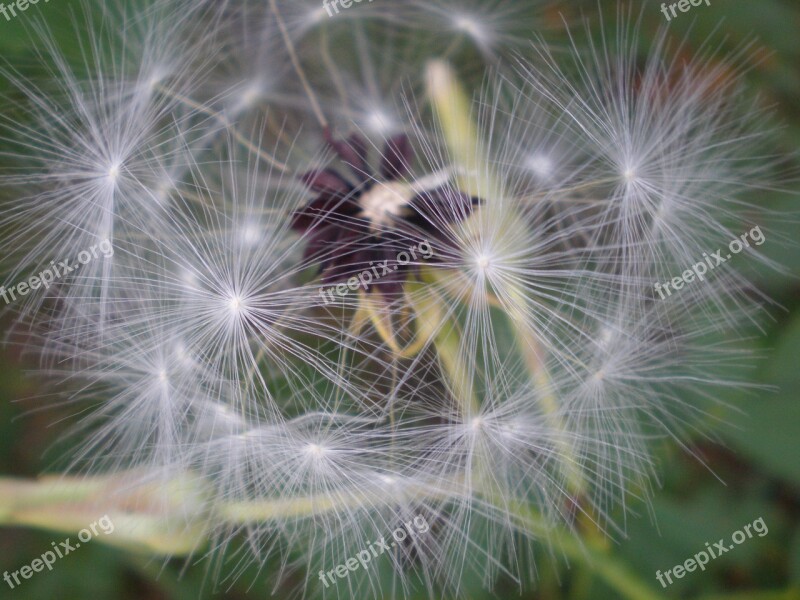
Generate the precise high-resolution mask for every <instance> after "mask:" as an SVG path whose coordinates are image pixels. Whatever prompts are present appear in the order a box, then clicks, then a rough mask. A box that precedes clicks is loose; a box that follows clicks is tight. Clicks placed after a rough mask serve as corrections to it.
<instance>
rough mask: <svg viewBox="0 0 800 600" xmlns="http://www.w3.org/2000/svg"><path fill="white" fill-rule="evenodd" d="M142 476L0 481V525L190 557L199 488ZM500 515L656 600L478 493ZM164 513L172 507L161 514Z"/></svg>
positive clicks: (302, 503) (568, 538)
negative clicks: (107, 527) (83, 534)
mask: <svg viewBox="0 0 800 600" xmlns="http://www.w3.org/2000/svg"><path fill="white" fill-rule="evenodd" d="M140 476H141V473H120V474H117V475H114V476H111V477H94V478H70V477H45V478H42V479H40V480H39V481H22V480H17V479H0V524H2V525H6V526H7V525H24V526H29V527H39V528H44V529H49V530H53V531H59V532H64V533H75V532H77V531H79V530H80V529H83V528H85V527H86V526H87V525H89V524H90V523H92V522H94V521H97V520H98V519H99V518H100V517H102V516H104V515H106V514H107V515H109V517H110V518H111V520H112V522H113V524H114V526H115V528H114V532H113V535H108V536H105V535H101V536H98V537H97V538H95V539H96V540H97V541H99V542H104V543H110V544H113V545H115V546H120V547H123V548H126V549H128V550H144V551H147V552H150V553H155V554H160V555H172V556H180V555H188V554H190V553H191V552H193V551H196V550H198V549H200V548H202V547H204V546H206V545H207V543H208V540H207V531H206V529H205V528H204V527H203V526H202V524H201V522H202V521H203V519H206V518H208V516H209V515H207V514H205V513H202V512H198V511H195V510H193V509H194V508H195V506H196V504H195V503H196V502H197V501H198V499H199V498H200V497H201V496H202V495H203V494H204V493H205V489H206V488H205V485H204V484H203V483H202V482H201V481H200V480H199V479H198V478H196V477H194V476H192V475H189V474H187V475H185V476H179V477H176V478H173V479H171V482H170V484H169V485H168V489H167V490H161V491H159V490H160V486H159V485H155V484H154V485H149V486H148V485H146V484H145V485H132V484H131V483H130V482H131V481H141V477H140ZM463 486H464V484H463V481H461V480H459V479H457V478H455V479H453V480H452V481H450V482H444V483H443V482H442V481H438V482H430V483H427V484H423V483H420V482H415V483H408V484H407V485H398V484H395V485H394V486H393V487H392V489H391V490H387V491H385V492H384V493H381V492H377V491H374V492H366V491H363V490H351V491H347V490H342V491H339V492H335V493H334V492H331V493H327V494H318V495H308V496H301V497H283V498H276V499H270V500H261V501H250V502H229V503H226V504H223V505H221V506H220V507H218V509H217V512H216V513H215V514H214V515H212V516H213V517H215V518H217V519H222V520H223V521H225V522H227V523H229V524H230V525H232V526H237V525H246V524H250V523H258V522H273V521H280V520H283V519H292V518H304V517H314V516H319V515H322V514H327V513H332V512H335V511H340V510H344V509H347V510H354V509H359V508H365V509H368V508H370V507H373V506H376V505H379V504H381V503H387V504H389V503H393V502H396V501H397V497H398V494H402V495H403V496H405V497H409V498H414V499H417V500H423V499H426V500H435V499H438V500H446V499H448V498H452V497H457V496H458V495H460V494H462V493H463V490H464V487H463ZM483 496H484V498H486V500H487V502H490V503H491V504H493V505H494V506H496V507H497V508H499V509H501V510H503V511H504V512H507V511H510V512H511V513H512V515H513V516H514V522H515V523H516V525H517V526H519V527H521V528H524V529H525V530H526V531H527V532H529V533H530V534H532V535H534V536H536V537H537V538H541V539H545V540H547V542H548V543H549V544H551V545H552V547H553V548H554V549H555V550H556V551H558V552H560V553H561V554H562V555H563V556H564V557H566V558H567V559H569V560H572V561H574V562H576V563H580V564H583V565H585V566H586V567H587V568H588V569H590V570H591V571H592V572H594V573H595V574H596V575H597V576H598V577H600V578H601V579H603V580H604V581H605V582H606V583H607V584H608V585H610V586H611V587H612V588H613V589H615V590H616V591H617V592H619V593H620V595H621V596H622V597H625V598H628V599H630V600H662V596H660V595H659V594H658V593H657V592H655V591H653V590H652V589H651V588H650V587H649V586H648V585H647V584H646V583H644V582H642V581H641V580H639V579H638V578H637V576H636V575H635V574H634V573H632V572H631V571H630V569H629V568H628V567H627V565H625V564H624V563H623V562H622V561H620V560H619V559H617V558H616V557H615V556H613V555H612V554H611V553H610V552H609V550H608V548H607V547H606V546H603V545H600V544H599V543H592V542H591V541H590V542H589V545H588V546H587V545H586V544H584V543H583V541H582V540H581V539H580V538H578V537H577V536H576V534H575V532H573V531H570V530H568V529H565V528H563V527H557V526H553V525H552V524H550V523H549V522H548V521H546V520H545V519H543V518H542V516H541V515H540V514H539V513H538V512H537V511H536V510H535V509H534V508H532V507H530V506H527V505H525V504H521V503H512V504H509V502H508V501H507V499H503V500H500V499H498V498H497V497H494V496H493V495H492V494H490V493H487V494H483ZM165 508H171V510H169V511H167V512H163V511H164V509H165Z"/></svg>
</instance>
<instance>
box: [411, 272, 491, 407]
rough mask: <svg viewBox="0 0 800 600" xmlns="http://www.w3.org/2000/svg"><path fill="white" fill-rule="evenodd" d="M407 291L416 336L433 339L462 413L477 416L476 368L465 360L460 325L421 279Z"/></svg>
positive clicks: (478, 403)
mask: <svg viewBox="0 0 800 600" xmlns="http://www.w3.org/2000/svg"><path fill="white" fill-rule="evenodd" d="M406 291H407V292H408V297H409V299H410V301H411V305H412V306H413V307H414V310H415V311H416V321H417V335H419V337H420V339H424V340H431V341H432V342H433V345H434V347H435V348H436V353H437V354H438V355H439V360H440V361H441V363H442V367H443V369H444V372H445V374H446V375H447V380H448V383H449V384H450V388H451V392H452V393H453V396H454V397H455V399H456V401H457V402H458V403H459V405H460V409H461V414H462V415H463V416H465V417H470V416H475V415H477V414H478V413H479V412H480V402H479V401H478V398H477V396H476V395H475V390H474V386H473V382H472V378H471V376H470V375H471V373H472V372H473V369H472V368H470V366H469V364H468V362H467V361H466V360H465V357H464V348H463V345H462V343H461V332H460V331H459V329H458V324H457V323H455V322H454V321H453V319H452V318H450V317H451V315H448V314H447V313H446V312H445V311H444V310H442V306H443V305H444V299H443V298H442V297H441V296H440V295H439V294H438V293H437V292H436V291H435V290H433V289H432V288H430V287H429V286H426V285H425V284H423V283H419V282H413V281H412V282H409V283H407V284H406Z"/></svg>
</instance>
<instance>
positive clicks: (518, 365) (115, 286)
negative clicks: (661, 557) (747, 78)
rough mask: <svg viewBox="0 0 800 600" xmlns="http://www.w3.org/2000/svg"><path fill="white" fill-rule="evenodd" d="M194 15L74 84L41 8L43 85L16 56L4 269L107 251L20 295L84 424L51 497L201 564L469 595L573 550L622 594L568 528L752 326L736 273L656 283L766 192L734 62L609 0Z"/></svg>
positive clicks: (151, 14)
mask: <svg viewBox="0 0 800 600" xmlns="http://www.w3.org/2000/svg"><path fill="white" fill-rule="evenodd" d="M191 4H192V6H191V7H189V6H188V3H183V2H168V1H162V2H159V3H156V5H155V6H154V7H151V9H150V10H149V11H144V12H143V13H142V14H141V15H139V16H138V17H134V16H127V17H125V19H124V25H126V26H125V27H117V28H118V29H119V30H120V31H121V32H122V35H121V38H120V39H119V40H116V39H109V36H107V35H105V34H103V33H99V34H98V33H95V32H94V31H90V32H89V35H90V36H91V37H90V39H91V44H89V46H88V50H87V51H86V52H85V53H84V56H83V59H84V63H85V65H86V66H87V67H88V71H89V72H87V73H78V72H76V70H75V68H74V67H73V66H72V64H71V62H70V61H68V60H67V58H66V57H64V56H62V55H61V53H60V52H59V50H58V47H57V45H56V43H55V42H54V41H53V40H52V38H51V37H50V35H49V33H48V32H47V30H46V29H44V28H43V27H38V28H37V29H36V33H37V35H39V36H40V37H41V39H42V40H43V44H44V45H45V47H46V48H47V50H48V51H49V54H50V55H51V56H52V60H53V62H54V63H55V68H54V69H53V70H52V72H51V73H50V75H51V79H52V81H53V83H54V84H55V92H54V93H49V92H47V91H46V90H45V89H44V88H43V87H42V86H39V85H36V84H34V83H33V82H32V81H29V80H28V79H26V78H25V77H24V76H23V75H22V74H18V73H14V74H13V75H12V79H13V82H14V83H15V85H16V86H17V87H18V88H19V89H20V90H21V91H22V95H23V96H24V97H25V98H26V100H27V102H28V104H27V105H26V106H28V108H26V109H25V110H23V111H22V113H21V114H22V116H23V117H24V119H23V120H22V121H20V122H17V121H16V120H15V119H12V118H10V117H6V118H4V119H3V120H2V121H0V123H2V125H3V127H4V132H3V134H2V139H3V140H4V141H6V142H7V143H10V144H11V143H13V144H14V145H13V146H12V150H9V151H6V152H4V156H5V157H6V158H7V159H9V160H10V161H11V162H12V163H13V166H12V167H11V168H7V169H6V170H5V171H4V172H3V174H2V178H1V179H0V183H2V185H3V188H4V191H7V192H8V193H7V197H4V200H3V204H2V208H1V209H0V211H1V212H0V215H2V216H0V222H2V224H3V225H4V226H6V227H7V228H8V229H9V230H10V232H11V233H10V235H9V236H8V237H7V238H6V239H5V240H4V241H3V242H2V249H3V250H4V251H5V252H7V253H9V254H11V255H12V257H11V258H12V260H11V261H10V263H11V266H10V267H9V270H8V273H7V274H6V277H5V278H4V281H9V282H10V281H11V280H13V279H16V278H18V277H19V276H20V275H22V274H25V273H28V272H29V271H31V270H32V269H34V268H35V267H36V266H37V265H39V264H41V261H42V260H43V257H45V256H54V257H57V256H70V255H72V254H73V253H74V252H76V251H77V250H80V249H81V248H82V247H87V246H89V245H91V244H92V243H95V242H96V241H97V240H98V239H104V238H107V239H109V240H110V241H111V242H112V243H113V245H114V248H115V253H114V256H113V261H109V262H107V263H106V262H98V263H96V264H93V265H91V266H90V267H88V268H87V269H85V270H82V271H80V272H79V273H78V274H77V275H76V276H74V277H72V278H69V279H65V280H64V281H63V282H60V283H59V285H58V286H54V288H53V290H52V291H51V292H49V293H50V295H49V296H46V297H45V296H37V297H36V298H35V299H33V298H32V299H31V300H29V301H28V302H27V303H25V304H23V305H21V306H19V307H17V309H18V310H19V320H18V323H20V324H25V325H26V326H27V329H28V333H29V335H28V337H27V338H26V340H25V347H26V350H27V351H29V352H31V353H33V354H35V355H37V356H38V357H40V359H41V361H42V362H41V365H42V368H41V373H42V375H44V376H46V379H47V380H48V381H50V382H55V385H56V386H57V387H58V388H59V391H60V392H61V393H63V394H64V396H65V398H66V401H67V402H68V403H70V404H71V405H72V406H74V407H75V411H76V413H77V414H79V415H80V416H79V417H78V419H77V422H76V427H75V429H74V430H73V437H72V438H71V439H73V440H74V442H75V452H74V453H73V454H72V455H71V456H70V457H69V458H68V460H67V472H68V473H80V474H81V475H82V476H83V479H82V480H79V481H80V482H81V483H77V482H76V481H78V480H67V481H66V483H65V485H66V489H67V490H68V491H69V492H70V494H69V496H70V499H72V500H74V501H76V502H77V503H79V504H81V503H83V504H84V505H86V504H88V503H91V502H96V501H97V500H98V498H97V496H98V495H103V498H102V499H101V500H102V501H104V502H107V503H109V504H111V505H113V506H115V507H117V508H119V509H120V510H123V509H124V510H126V511H129V512H130V514H131V518H132V519H134V520H135V519H137V518H142V519H150V520H146V522H147V523H148V524H151V525H152V522H153V521H152V520H153V519H155V522H156V523H157V524H159V525H161V524H168V528H167V530H168V531H170V532H173V533H175V535H176V539H175V544H174V545H173V546H171V547H170V549H173V548H178V549H179V550H174V552H175V553H182V554H192V553H201V552H205V548H206V544H210V548H211V549H210V551H209V554H210V556H211V561H212V568H211V569H212V573H213V576H214V578H215V579H216V581H218V582H224V581H231V580H234V579H236V578H237V577H240V576H242V575H243V573H244V571H245V569H246V567H247V566H249V565H251V564H253V563H255V564H257V565H258V566H259V567H260V568H265V569H268V570H269V571H270V574H271V575H273V576H274V577H275V578H276V579H277V580H278V581H279V582H285V581H293V582H295V583H296V582H297V581H300V582H302V585H301V587H302V592H303V593H304V594H305V595H312V594H315V593H317V592H319V593H323V594H325V593H330V594H333V593H345V592H344V589H345V588H346V589H347V591H348V592H349V593H350V594H353V595H354V597H356V595H367V596H369V595H372V596H374V597H383V596H385V595H387V594H389V595H391V594H408V593H410V591H411V590H412V589H414V588H415V587H417V586H422V587H423V589H424V592H425V593H427V594H428V595H429V596H430V597H439V596H440V595H441V594H443V593H448V594H454V595H459V594H460V595H464V594H465V593H466V592H465V589H464V585H465V584H464V581H465V578H466V576H467V575H468V574H470V573H475V572H478V573H481V574H482V577H483V583H484V584H485V585H486V586H487V587H492V586H493V585H494V583H495V581H496V580H497V577H498V575H499V574H501V573H502V574H503V575H504V576H506V577H510V578H511V579H514V580H517V581H518V582H519V584H520V585H521V586H522V585H525V584H526V583H527V582H528V581H529V579H531V578H533V576H534V575H535V572H536V570H537V568H538V566H537V564H538V563H536V562H534V560H533V559H532V558H530V557H529V556H527V555H526V553H528V552H530V553H531V554H530V556H533V555H534V554H539V552H538V550H539V549H540V547H542V546H543V547H545V548H547V549H552V550H553V553H554V554H562V555H566V556H568V557H569V558H570V559H571V560H574V561H577V562H581V561H583V562H585V558H586V555H585V553H584V549H585V548H586V547H588V548H589V549H590V551H591V552H592V558H593V559H595V560H596V561H599V562H600V563H601V564H602V565H603V568H601V569H599V570H598V572H599V573H600V574H601V575H602V576H603V577H605V578H606V579H607V583H609V584H610V585H612V586H615V589H617V590H618V591H619V593H620V594H625V595H627V597H630V598H637V599H640V598H643V597H648V592H647V586H646V585H645V584H642V583H641V582H638V581H636V580H632V578H631V576H630V575H629V574H628V573H627V572H626V571H625V570H624V569H620V567H619V565H618V564H617V563H615V562H614V559H613V557H612V556H611V555H610V554H609V553H608V552H607V551H606V550H605V549H602V548H601V549H598V544H594V545H593V542H592V540H593V539H596V536H597V530H598V529H604V530H605V531H606V532H608V533H610V534H614V533H624V527H625V525H624V522H623V523H619V522H618V520H617V517H618V515H620V514H622V515H623V518H624V517H625V516H626V515H627V514H628V513H629V512H631V507H632V504H633V503H634V502H636V501H647V500H648V499H649V498H650V497H651V494H652V488H653V487H654V482H657V481H658V478H659V468H658V465H657V464H656V462H655V460H654V459H653V456H652V440H653V439H655V438H669V439H672V440H674V441H675V442H676V443H678V444H683V443H684V440H685V439H686V437H687V436H688V435H689V433H690V432H692V431H695V430H697V429H701V428H702V427H701V421H702V419H703V418H704V417H707V416H708V415H709V414H711V413H712V409H713V397H714V390H715V389H716V388H719V387H725V386H735V385H744V383H743V382H740V381H738V380H732V379H731V378H730V377H729V376H727V375H725V374H724V373H723V370H724V368H726V367H730V366H735V367H737V368H739V367H741V366H742V363H744V362H746V361H744V360H742V355H741V354H739V353H738V351H737V349H736V341H737V335H738V334H737V329H738V328H740V327H741V326H742V324H743V323H745V322H747V321H751V322H756V323H758V321H759V319H760V318H761V316H760V314H759V310H760V308H759V307H754V306H753V305H752V300H751V299H750V298H749V297H748V296H747V295H746V294H745V293H744V292H745V290H746V289H747V288H748V284H746V283H742V280H741V276H740V273H739V271H735V270H733V269H732V270H730V271H726V272H723V271H720V273H719V275H718V277H717V279H716V280H715V281H714V285H713V286H711V285H709V286H695V287H694V288H692V289H691V290H689V289H687V290H686V292H685V293H684V294H682V295H681V296H680V297H678V296H676V298H675V299H673V300H672V301H664V302H658V301H657V300H656V299H655V297H654V295H653V293H652V289H651V288H650V287H649V286H651V284H652V281H661V280H665V279H666V278H667V277H668V275H671V274H672V273H673V272H681V270H682V269H680V267H683V268H684V269H685V268H687V267H688V266H689V265H691V264H692V263H694V262H696V261H697V259H698V257H699V256H701V255H702V252H703V251H705V250H707V249H709V248H713V247H714V244H717V245H718V246H721V245H722V244H723V243H727V241H728V240H729V239H733V238H734V237H737V235H735V234H734V232H736V233H737V234H738V230H736V229H735V227H734V225H733V223H736V222H745V221H747V220H748V219H750V218H751V216H750V215H747V216H746V215H745V214H744V213H743V210H744V209H746V208H748V207H749V206H751V205H752V202H753V201H752V198H751V196H752V192H753V191H754V190H758V189H763V188H765V187H766V186H767V185H768V184H769V181H770V178H769V175H770V173H771V172H770V169H771V168H773V166H774V164H773V163H774V161H772V160H771V159H768V158H767V157H766V155H764V154H761V153H759V152H757V151H755V150H754V148H755V146H754V144H755V142H756V141H760V142H768V141H769V139H770V138H769V134H770V131H769V130H768V129H766V128H764V127H763V123H764V122H766V121H765V120H764V119H763V118H762V115H760V114H759V113H758V112H757V111H754V110H750V108H751V107H750V106H749V105H746V106H744V107H743V106H742V104H741V101H740V99H739V97H738V94H736V93H735V90H737V89H738V88H737V87H736V86H737V84H736V83H735V77H734V72H733V71H732V70H729V69H728V68H727V66H725V65H723V63H721V62H718V60H717V58H716V57H714V56H713V55H712V54H711V53H708V54H707V55H701V56H700V57H698V58H696V59H695V60H693V61H691V62H690V64H688V65H685V68H683V67H681V68H679V65H678V64H677V62H676V61H675V59H673V58H671V57H672V56H673V53H674V52H675V50H674V49H670V48H669V46H668V44H667V43H666V36H661V37H659V38H658V40H657V43H656V44H655V47H654V49H652V51H651V53H650V54H649V55H648V57H647V58H646V59H645V60H643V61H639V60H635V59H634V57H636V56H638V48H637V47H636V45H635V44H634V42H633V39H634V38H635V37H637V36H636V34H637V33H638V30H637V29H636V27H635V26H631V25H630V23H629V21H627V20H626V19H627V17H624V16H623V17H621V21H620V22H619V23H618V24H617V26H618V29H619V30H620V31H622V32H623V33H621V34H619V36H618V37H617V38H616V41H617V46H619V47H612V46H610V45H602V46H589V47H588V48H583V47H581V46H579V45H578V43H577V42H575V41H573V46H572V48H571V49H570V50H569V51H568V52H567V51H565V52H559V53H556V52H555V51H553V50H551V47H550V46H548V45H547V44H546V43H545V42H544V41H543V40H544V39H545V38H544V37H540V38H537V40H536V41H535V43H533V44H532V45H531V44H529V41H528V35H529V32H528V29H530V28H531V27H533V26H537V27H538V26H541V27H540V28H541V29H542V30H545V29H547V28H548V27H547V26H546V25H549V21H548V20H547V15H539V14H538V12H537V11H536V10H534V9H537V8H541V7H540V4H541V3H534V5H533V6H531V5H530V3H525V2H521V3H520V2H513V1H511V0H498V1H494V2H477V1H476V2H449V1H446V0H435V1H431V2H416V1H412V2H402V3H388V2H386V3H383V4H381V6H382V8H379V6H378V4H379V3H378V2H377V1H376V2H375V3H374V5H372V6H370V3H360V5H359V4H358V3H356V4H354V5H353V6H352V7H351V8H350V9H349V10H347V11H344V12H343V13H342V18H341V19H339V18H333V17H331V16H330V15H326V14H325V13H326V11H325V8H324V7H320V4H319V3H316V4H314V3H311V2H299V1H297V0H292V1H291V2H290V1H287V0H270V1H269V2H261V3H247V2H223V3H206V2H200V3H191ZM531 12H534V13H536V14H537V18H536V19H529V20H526V19H527V18H528V16H529V15H530V14H531ZM345 13H346V17H345V16H344V15H345ZM121 14H125V11H122V12H121ZM110 16H111V13H101V17H102V19H101V21H102V22H103V23H107V20H108V19H109V18H110ZM523 28H524V29H525V32H522V31H521V29H523ZM118 45H121V46H122V48H123V50H119V48H118ZM678 50H680V49H678ZM512 55H513V56H514V59H513V63H511V62H510V61H509V57H510V56H512ZM734 59H736V56H734ZM476 65H478V66H477V67H476ZM487 65H491V66H492V67H494V68H495V70H487ZM509 66H511V67H512V68H508V67H509ZM9 74H11V73H10V72H9ZM478 81H479V82H480V85H479V86H477V87H473V86H475V84H476V82H478ZM464 82H467V84H468V87H466V86H465V85H464ZM748 111H749V114H746V115H745V114H744V113H748ZM761 216H765V215H763V214H762V215H761ZM765 218H766V216H765ZM748 222H749V221H748ZM764 225H765V227H766V226H767V225H768V223H767V222H764ZM414 247H416V248H419V249H420V250H421V249H422V248H423V247H425V248H427V249H428V250H429V251H430V252H428V253H427V254H429V255H424V256H413V255H412V256H408V251H409V249H410V248H414ZM76 249H77V250H76ZM402 254H406V256H408V260H401V259H400V256H401V255H402ZM749 254H750V255H751V256H752V257H753V258H755V261H756V262H759V263H760V264H762V265H767V266H776V265H772V264H771V263H768V261H766V260H765V259H763V258H761V257H758V256H757V253H756V251H755V250H753V249H751V251H750V252H749ZM743 258H744V257H743ZM381 265H382V266H381ZM378 269H380V270H381V272H378ZM676 269H678V270H677V271H675V270H676ZM363 273H369V277H368V278H367V277H366V276H365V275H363ZM362 275H363V276H362ZM359 277H361V278H359ZM353 281H355V284H353ZM328 286H344V287H345V288H347V289H348V290H350V291H353V292H355V291H356V290H358V293H355V294H340V298H339V300H340V301H337V302H335V303H333V304H332V305H331V304H329V302H328V301H327V300H326V295H325V294H326V288H328ZM359 288H360V289H359ZM709 340H713V343H710V342H709ZM709 344H710V345H709ZM697 397H699V398H700V399H699V400H698V399H697ZM120 481H124V485H122V484H120V483H119V482H120ZM97 482H102V487H101V488H99V489H101V490H102V492H103V493H102V494H100V492H98V491H97V490H98V487H97V485H100V484H97ZM95 484H97V485H95ZM112 484H113V486H114V489H109V488H108V487H107V486H111V485H112ZM134 500H135V501H134ZM142 507H145V509H146V510H145V509H142ZM47 508H48V507H46V506H45V507H44V508H43V509H42V510H47ZM137 508H138V509H141V510H138V511H137V510H136V509H137ZM142 512H145V513H146V514H145V515H143V514H140V513H142ZM0 513H2V511H0ZM417 516H424V519H425V523H427V524H428V525H429V527H428V528H427V529H426V530H425V531H424V532H422V531H417V532H416V535H414V536H411V537H408V536H406V537H403V538H402V539H396V538H395V539H393V540H391V545H390V544H389V543H388V541H387V540H389V538H387V537H386V536H387V535H392V532H394V531H397V530H398V528H402V527H405V530H406V531H409V530H410V528H409V527H408V523H409V522H412V523H413V522H415V521H413V519H414V518H415V517H417ZM42 518H43V519H44V521H45V522H49V521H47V519H46V518H44V517H42ZM179 533H180V534H182V535H178V534H179ZM154 537H155V538H158V536H154ZM365 540H368V541H369V544H370V545H369V546H368V547H365ZM136 541H137V542H138V541H141V540H139V539H138V538H137V539H136ZM373 541H374V543H373ZM378 542H380V543H378ZM384 542H386V543H384ZM584 542H585V543H586V546H583V545H582V544H583V543H584ZM147 543H149V545H150V547H151V548H153V549H156V550H158V551H163V545H161V544H160V542H159V540H158V539H154V540H149V541H148V542H147ZM231 548H232V549H231ZM378 548H380V551H379V550H378ZM229 549H231V550H229ZM226 551H230V552H231V554H232V555H233V556H234V559H235V560H234V563H235V564H234V566H233V567H230V566H229V561H228V560H227V558H229V557H230V556H231V554H228V555H226V554H225V553H226ZM365 551H366V552H368V555H369V556H370V559H369V560H366V557H365V555H363V552H365ZM358 556H361V557H362V560H361V561H360V562H358V565H359V566H358V567H357V568H356V567H354V566H353V565H355V564H356V563H355V562H353V561H355V560H356V559H355V558H354V557H358ZM382 558H385V561H384V563H383V566H382V563H381V560H380V559H382ZM340 565H347V566H346V572H347V575H346V576H345V575H340V574H338V572H337V573H335V577H333V576H331V575H330V573H331V570H334V571H336V569H337V568H338V567H339V566H340ZM342 568H345V567H342ZM387 568H389V569H392V570H393V571H394V577H391V578H387V577H386V576H385V573H384V569H387ZM388 581H390V582H391V583H387V582H388ZM332 586H336V588H337V590H341V592H338V591H336V592H334V591H332V589H331V587H332ZM642 590H645V591H642Z"/></svg>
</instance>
